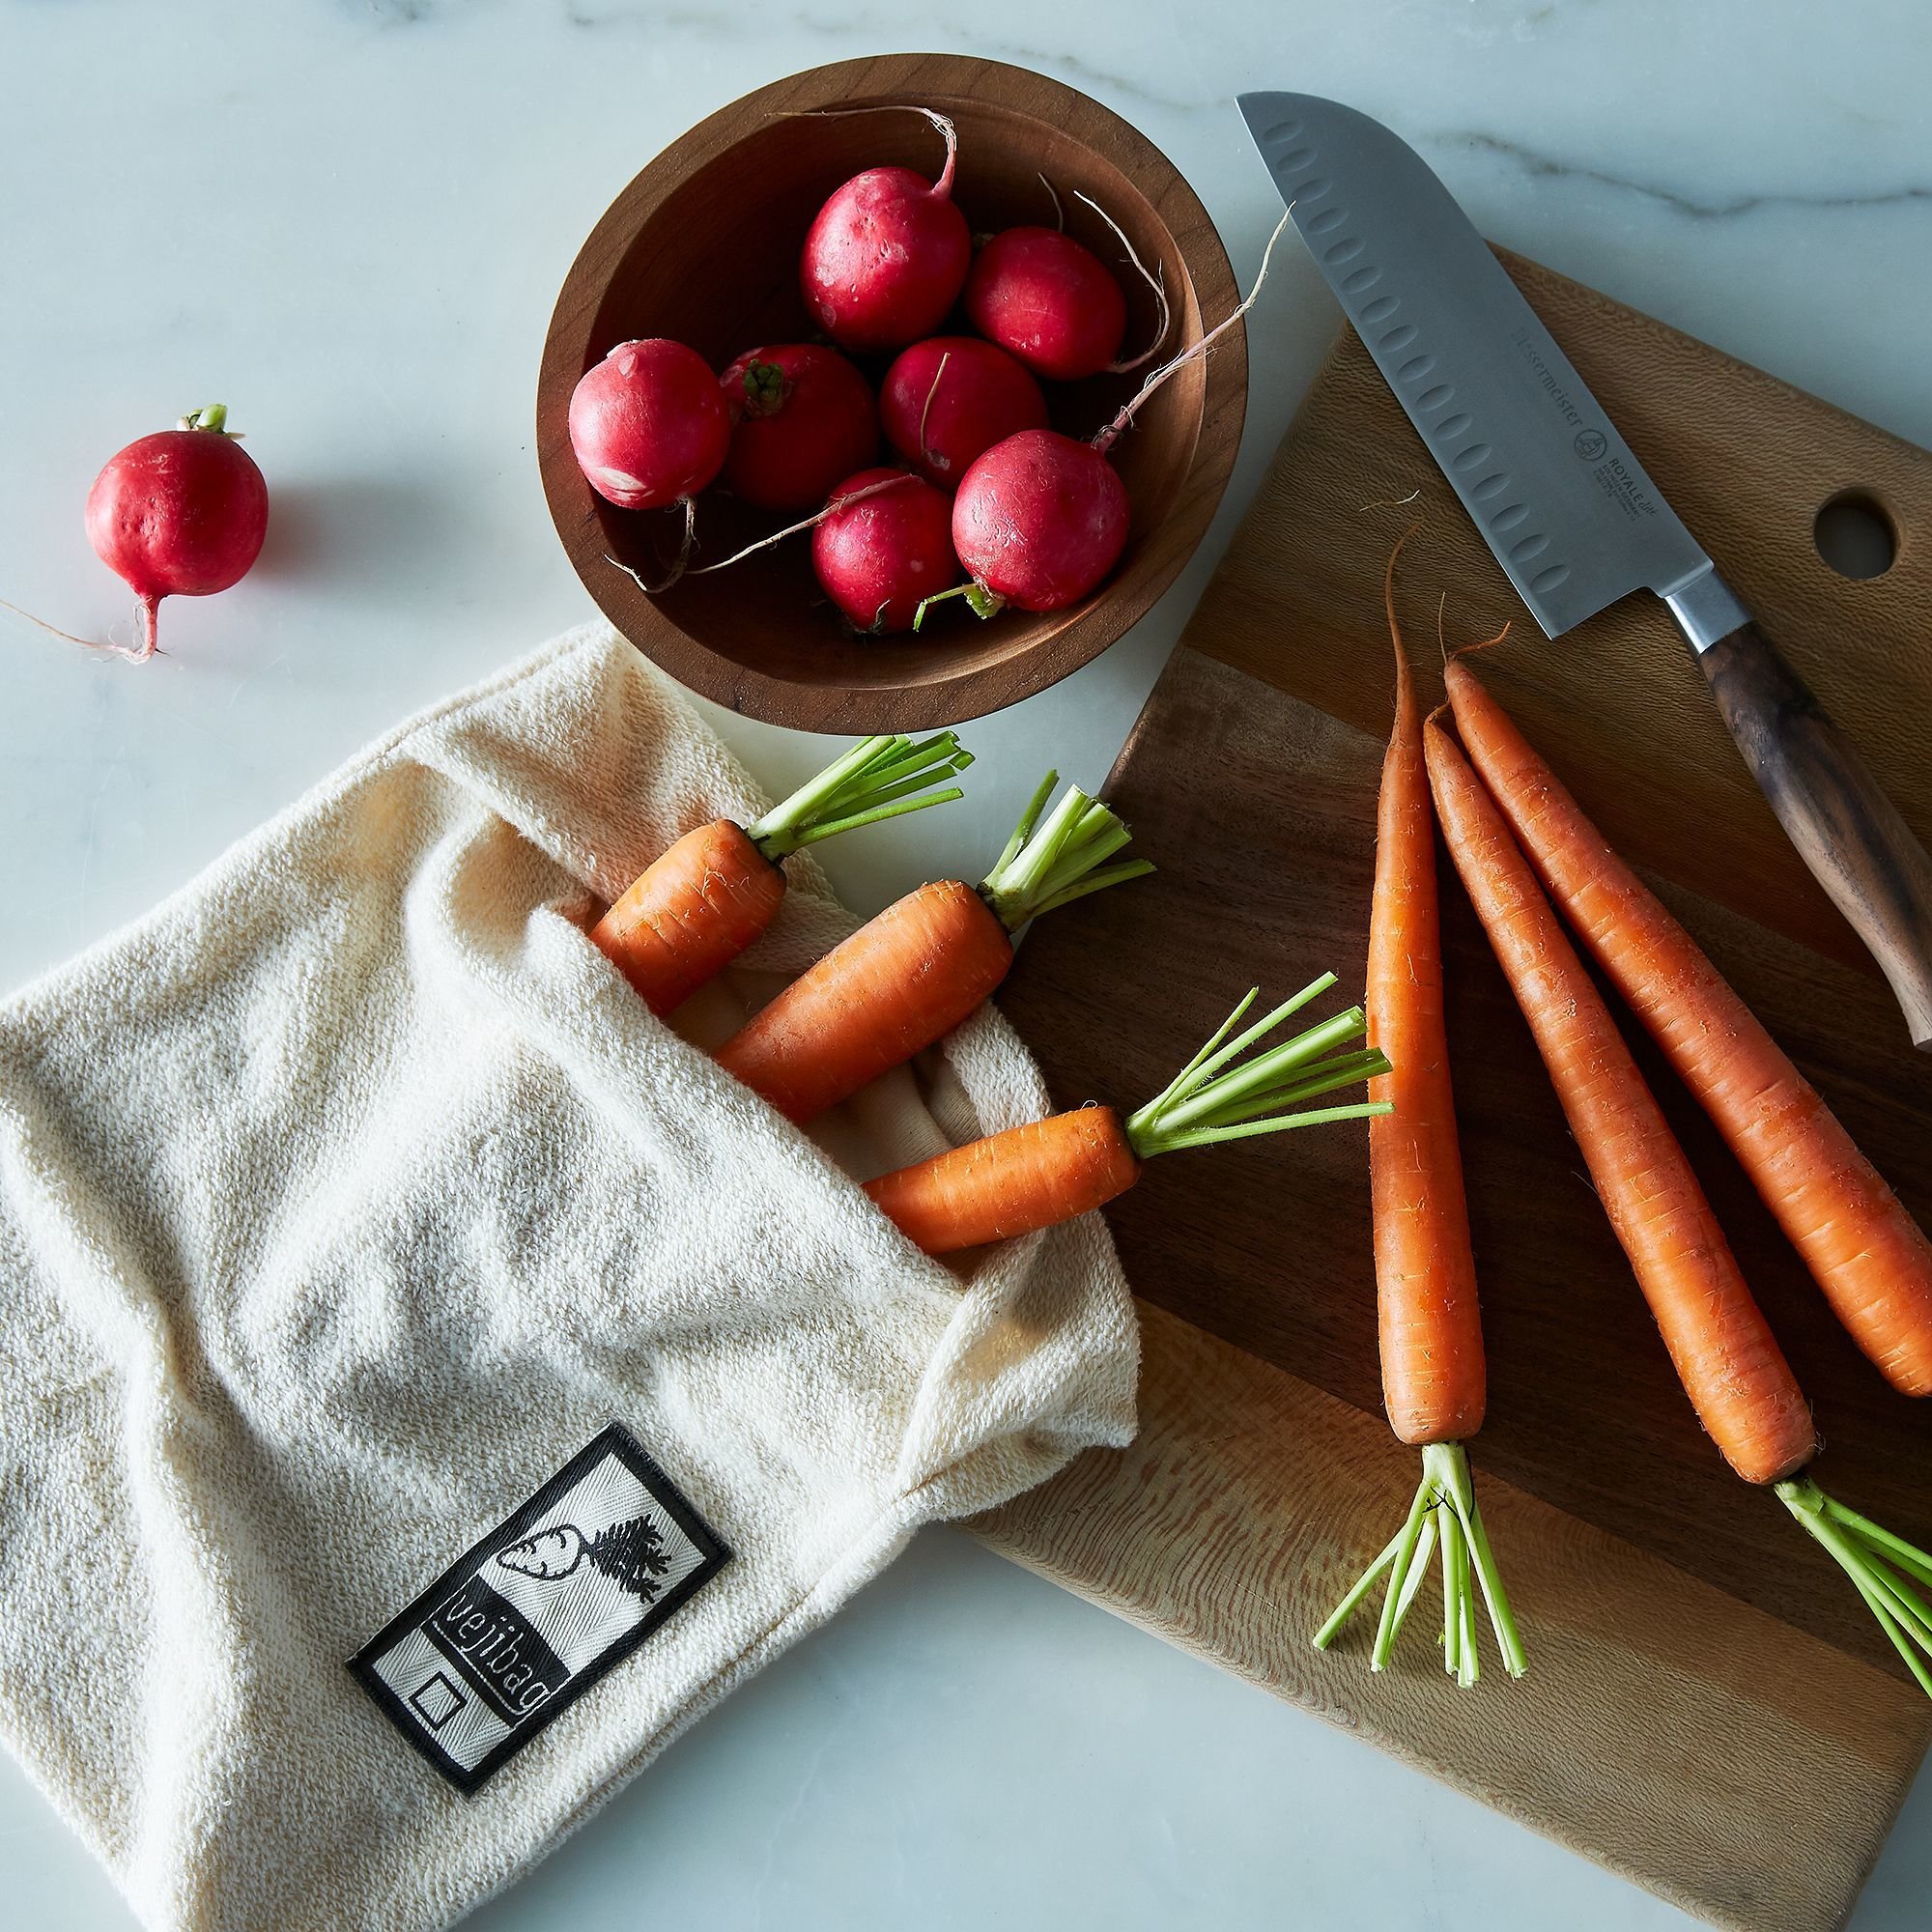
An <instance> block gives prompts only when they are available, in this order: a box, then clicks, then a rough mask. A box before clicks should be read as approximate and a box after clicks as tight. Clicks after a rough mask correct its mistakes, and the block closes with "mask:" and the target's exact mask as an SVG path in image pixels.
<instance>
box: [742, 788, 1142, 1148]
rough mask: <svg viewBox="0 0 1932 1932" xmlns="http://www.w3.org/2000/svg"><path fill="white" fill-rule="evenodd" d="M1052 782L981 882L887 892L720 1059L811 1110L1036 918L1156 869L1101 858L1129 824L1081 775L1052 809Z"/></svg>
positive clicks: (785, 1104)
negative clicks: (888, 901) (880, 905)
mask: <svg viewBox="0 0 1932 1932" xmlns="http://www.w3.org/2000/svg"><path fill="white" fill-rule="evenodd" d="M1057 782H1058V775H1057V774H1055V773H1053V772H1048V773H1047V775H1046V778H1045V780H1044V781H1043V782H1042V783H1041V785H1040V787H1039V789H1038V790H1037V792H1035V793H1034V795H1033V800H1032V803H1031V804H1029V806H1028V807H1027V810H1026V811H1025V813H1024V814H1023V815H1022V817H1021V819H1020V822H1019V824H1018V825H1017V826H1016V827H1015V828H1014V830H1013V835H1012V837H1011V838H1009V839H1008V841H1007V847H1006V850H1005V851H1004V852H1002V853H1001V854H1000V857H999V861H998V863H997V864H996V865H995V866H994V867H993V869H992V870H991V871H990V872H988V873H987V874H986V876H985V878H984V879H983V880H982V881H981V882H980V885H979V887H978V888H977V889H976V888H974V887H972V886H969V885H967V884H965V883H964V881H962V880H959V879H942V880H939V881H936V882H935V883H933V884H931V885H924V886H921V887H920V888H919V889H918V890H917V891H916V892H911V893H908V894H907V895H905V897H904V898H902V899H899V900H898V901H897V902H896V903H895V904H893V905H890V906H888V907H887V908H886V910H885V911H884V912H882V913H881V914H879V916H878V917H877V918H876V919H874V920H871V921H869V922H868V923H866V924H865V925H862V926H861V927H860V928H859V930H858V931H857V932H855V933H854V934H853V935H852V936H851V937H850V938H849V939H847V940H845V941H843V942H842V943H841V944H839V945H838V946H836V947H834V948H833V949H832V951H831V952H828V953H827V954H826V955H825V957H824V958H822V959H820V960H819V961H818V962H817V963H816V964H815V965H813V966H811V967H810V968H809V969H808V970H807V971H806V972H804V973H802V974H801V975H800V976H799V977H798V978H797V979H796V980H793V981H792V983H791V984H790V985H789V986H787V987H786V988H785V989H784V990H783V991H782V992H781V993H780V994H779V995H778V997H777V998H776V999H774V1000H773V1001H772V1002H771V1003H770V1005H768V1006H766V1007H763V1008H761V1009H759V1010H758V1011H757V1012H755V1013H753V1015H752V1017H751V1018H750V1019H749V1020H748V1021H747V1022H746V1023H745V1025H744V1026H743V1027H741V1028H740V1029H739V1031H738V1032H737V1033H736V1034H734V1035H733V1036H732V1037H731V1038H729V1039H728V1040H726V1041H725V1044H724V1045H723V1046H722V1047H721V1048H719V1050H718V1055H717V1058H718V1063H719V1065H721V1066H724V1067H725V1068H726V1069H727V1070H729V1071H730V1072H732V1073H734V1074H736V1075H737V1077H738V1078H739V1079H740V1080H742V1081H743V1082H744V1083H745V1085H746V1086H747V1087H749V1088H751V1089H752V1091H753V1093H755V1094H762V1095H763V1096H764V1097H765V1098H766V1099H767V1100H769V1101H770V1102H771V1103H772V1105H773V1106H774V1107H776V1108H777V1109H778V1110H779V1111H780V1113H781V1114H783V1115H784V1116H785V1118H786V1119H787V1120H792V1121H801V1122H802V1121H809V1120H811V1119H812V1118H814V1117H815V1116H816V1115H819V1114H822V1113H823V1112H824V1111H825V1110H826V1108H828V1107H832V1106H836V1105H838V1102H839V1101H840V1100H843V1099H847V1098H849V1097H850V1096H851V1095H852V1094H856V1093H857V1092H858V1091H859V1089H860V1088H861V1087H863V1086H865V1085H866V1084H867V1081H870V1080H874V1079H876V1078H877V1077H878V1076H879V1075H880V1074H881V1073H884V1072H885V1071H886V1070H887V1069H888V1068H889V1067H894V1066H897V1065H900V1064H901V1063H902V1062H904V1061H907V1060H910V1059H911V1058H912V1057H913V1055H914V1054H916V1053H918V1052H920V1051H922V1050H923V1048H925V1047H928V1046H930V1045H931V1044H932V1042H933V1041H934V1040H936V1039H938V1038H939V1037H941V1036H942V1035H945V1034H949V1033H951V1032H952V1029H953V1028H954V1027H956V1026H957V1025H958V1024H959V1022H960V1021H961V1020H963V1019H965V1018H966V1017H967V1015H968V1014H970V1013H971V1012H973V1011H974V1010H975V1009H976V1008H978V1006H979V1005H980V1001H982V1000H983V999H985V998H986V996H987V995H988V994H989V993H991V992H992V990H993V989H994V987H996V986H997V985H998V984H999V983H1000V981H1001V980H1004V979H1005V978H1006V976H1007V969H1008V968H1009V966H1010V965H1011V964H1012V963H1013V944H1012V935H1013V934H1014V933H1016V932H1017V931H1018V930H1019V929H1020V927H1021V926H1023V925H1025V924H1026V923H1028V921H1030V920H1035V919H1037V918H1038V917H1039V916H1040V915H1041V914H1042V913H1048V912H1052V911H1054V910H1055V909H1056V908H1057V907H1060V906H1064V905H1067V904H1070V903H1071V902H1072V901H1073V900H1074V899H1077V898H1083V897H1085V896H1086V895H1087V894H1089V893H1095V892H1098V891H1100V890H1101V889H1102V888H1103V887H1106V886H1112V885H1118V884H1119V883H1120V882H1121V881H1122V880H1123V879H1135V878H1139V877H1140V876H1141V875H1142V874H1143V873H1144V872H1151V871H1152V870H1153V867H1151V866H1150V865H1149V864H1148V863H1147V861H1146V860H1145V859H1126V860H1122V861H1120V862H1119V863H1118V864H1113V865H1109V864H1106V863H1105V862H1106V861H1107V860H1110V859H1112V857H1113V855H1114V854H1115V853H1116V852H1118V851H1119V850H1120V849H1121V848H1122V846H1123V845H1125V844H1126V842H1127V838H1128V834H1127V828H1126V827H1125V826H1124V825H1122V823H1121V821H1120V820H1119V819H1118V818H1116V817H1115V816H1114V814H1113V813H1112V812H1111V811H1109V810H1107V808H1106V807H1105V806H1104V805H1102V804H1100V803H1099V802H1098V801H1097V800H1096V799H1092V798H1089V797H1088V796H1087V794H1086V793H1085V792H1084V791H1082V790H1081V789H1080V788H1079V786H1077V785H1068V786H1067V788H1066V791H1065V794H1064V795H1063V796H1062V798H1061V800H1060V802H1059V804H1057V805H1056V806H1055V807H1054V808H1053V810H1051V811H1047V810H1046V802H1047V800H1048V798H1049V797H1050V796H1051V795H1052V792H1053V787H1054V785H1055V784H1056V783H1057ZM1042 813H1045V816H1044V817H1042V816H1041V814H1042Z"/></svg>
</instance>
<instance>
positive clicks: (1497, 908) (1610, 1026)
mask: <svg viewBox="0 0 1932 1932" xmlns="http://www.w3.org/2000/svg"><path fill="white" fill-rule="evenodd" d="M1423 739H1424V742H1425V745H1426V747H1427V756H1428V762H1429V780H1430V785H1431V787H1432V789H1433V791H1434V793H1435V810H1436V812H1437V814H1438V815H1439V816H1440V818H1441V821H1442V831H1443V836H1444V838H1446V839H1447V840H1448V844H1449V850H1450V853H1451V855H1452V856H1453V857H1454V859H1455V861H1456V869H1457V870H1458V871H1459V872H1460V873H1461V874H1462V876H1463V885H1464V887H1465V888H1466V889H1467V891H1468V894H1469V897H1470V900H1471V901H1472V902H1473V903H1474V905H1475V908H1476V913H1477V916H1478V917H1479V918H1480V919H1481V920H1482V922H1483V929H1484V931H1486V932H1487V933H1488V934H1489V937H1490V944H1491V946H1492V948H1493V949H1494V951H1495V955H1496V958H1497V960H1498V961H1499V962H1500V963H1501V966H1502V969H1503V972H1504V974H1505V976H1506V977H1507V978H1508V980H1509V982H1510V988H1511V990H1512V991H1513V992H1514V993H1515V994H1516V998H1517V1005H1518V1006H1520V1008H1521V1009H1522V1014H1523V1017H1524V1019H1526V1020H1527V1021H1528V1022H1529V1029H1530V1032H1531V1033H1532V1034H1534V1035H1535V1037H1536V1044H1537V1050H1538V1051H1539V1052H1540V1053H1541V1054H1542V1055H1543V1064H1544V1065H1545V1066H1547V1067H1548V1070H1549V1078H1550V1081H1551V1084H1552V1085H1553V1086H1554V1087H1555V1089H1556V1097H1557V1098H1558V1099H1559V1100H1560V1101H1562V1103H1563V1111H1564V1114H1565V1116H1566V1117H1567V1118H1568V1120H1569V1122H1570V1131H1571V1132H1572V1133H1573V1134H1575V1135H1576V1137H1577V1146H1578V1147H1579V1148H1580V1149H1581V1150H1582V1153H1583V1159H1584V1162H1585V1164H1586V1165H1587V1166H1588V1168H1589V1170H1590V1179H1592V1181H1593V1182H1594V1183H1595V1184H1596V1189H1597V1193H1598V1195H1599V1197H1600V1198H1601V1199H1602V1201H1603V1204H1604V1208H1605V1212H1606V1213H1607V1214H1608V1215H1609V1217H1610V1225H1611V1227H1612V1228H1614V1229H1615V1230H1616V1235H1617V1238H1618V1240H1619V1241H1621V1242H1622V1243H1623V1246H1624V1251H1625V1253H1626V1254H1628V1255H1629V1257H1630V1261H1631V1266H1632V1267H1633V1269H1634V1271H1635V1273H1636V1278H1637V1284H1638V1286H1639V1287H1640V1288H1641V1289H1642V1290H1643V1293H1644V1296H1645V1298H1646V1299H1647V1300H1648V1301H1649V1303H1650V1309H1651V1313H1652V1314H1653V1315H1654V1316H1655V1317H1656V1318H1657V1325H1658V1327H1659V1328H1660V1329H1662V1333H1663V1341H1664V1346H1665V1347H1666V1348H1667V1349H1668V1350H1670V1357H1671V1360H1672V1361H1673V1362H1674V1363H1675V1364H1676V1367H1677V1374H1678V1377H1679V1378H1680V1379H1681V1380H1682V1382H1683V1383H1684V1387H1685V1391H1686V1393H1687V1394H1688V1395H1689V1396H1690V1401H1691V1404H1692V1405H1693V1406H1694V1407H1695V1408H1696V1410H1697V1414H1698V1417H1699V1419H1700V1420H1701V1421H1702V1422H1703V1424H1704V1427H1705V1428H1706V1429H1707V1430H1709V1431H1710V1433H1711V1435H1712V1436H1713V1437H1714V1438H1715V1440H1716V1441H1717V1444H1718V1447H1719V1449H1720V1450H1722V1452H1723V1454H1724V1458H1725V1460H1726V1461H1727V1462H1728V1463H1730V1465H1731V1467H1732V1468H1734V1469H1735V1470H1736V1471H1737V1472H1738V1474H1739V1475H1740V1476H1742V1477H1743V1478H1744V1479H1745V1481H1746V1482H1747V1483H1772V1482H1776V1481H1777V1480H1778V1478H1779V1477H1782V1476H1788V1475H1791V1474H1793V1473H1794V1472H1795V1471H1796V1470H1799V1469H1802V1468H1803V1467H1804V1464H1805V1463H1808V1462H1809V1461H1810V1460H1811V1457H1812V1455H1813V1453H1814V1452H1815V1451H1816V1449H1817V1446H1818V1437H1817V1432H1816V1430H1815V1429H1814V1428H1813V1427H1812V1423H1811V1411H1810V1410H1809V1408H1807V1407H1806V1406H1805V1403H1804V1395H1803V1394H1802V1393H1801V1392H1800V1390H1799V1387H1798V1382H1797V1378H1795V1377H1794V1376H1793V1375H1792V1373H1791V1370H1790V1368H1789V1367H1788V1366H1787V1365H1786V1363H1785V1359H1784V1356H1783V1354H1782V1352H1781V1351H1780V1350H1779V1349H1778V1346H1777V1342H1776V1338H1775V1337H1774V1336H1773V1335H1772V1332H1771V1328H1770V1325H1769V1324H1768V1323H1767V1322H1766V1321H1765V1319H1764V1316H1763V1315H1762V1313H1761V1312H1760V1311H1759V1309H1758V1305H1757V1303H1756V1301H1755V1300H1754V1299H1753V1298H1752V1296H1751V1292H1750V1290H1749V1288H1748V1287H1747V1285H1746V1282H1745V1278H1744V1274H1743V1272H1742V1271H1741V1270H1740V1268H1739V1267H1738V1264H1737V1261H1736V1258H1735V1257H1734V1256H1733V1255H1732V1253H1731V1249H1730V1243H1729V1242H1728V1241H1726V1240H1725V1239H1724V1234H1723V1230H1722V1229H1721V1228H1719V1226H1718V1217H1717V1216H1716V1215H1715V1214H1714V1213H1713V1212H1712V1211H1711V1205H1710V1203H1709V1202H1708V1201H1706V1200H1705V1198H1704V1190H1703V1188H1702V1187H1700V1186H1699V1185H1698V1184H1697V1177H1696V1176H1695V1175H1694V1174H1693V1173H1691V1171H1690V1162H1689V1161H1688V1160H1687V1159H1686V1158H1685V1157H1684V1151H1683V1149H1682V1148H1680V1147H1679V1146H1678V1145H1677V1139H1676V1136H1675V1135H1674V1134H1672V1133H1671V1131H1670V1127H1669V1123H1668V1122H1666V1121H1665V1120H1664V1118H1663V1115H1662V1112H1661V1111H1660V1110H1659V1108H1658V1104H1657V1102H1656V1100H1655V1099H1653V1098H1652V1097H1651V1093H1650V1090H1649V1088H1647V1087H1646V1086H1645V1085H1644V1084H1643V1075H1642V1074H1641V1073H1639V1072H1638V1071H1637V1067H1636V1062H1635V1061H1634V1060H1633V1059H1632V1058H1631V1055H1630V1048H1629V1047H1627V1046H1626V1045H1625V1044H1624V1040H1623V1036H1622V1035H1621V1034H1620V1033H1618V1031H1617V1029H1616V1023H1615V1021H1613V1020H1612V1019H1611V1018H1610V1014H1609V1009H1608V1008H1607V1007H1605V1005H1604V1001H1603V996H1602V995H1601V994H1600V993H1599V992H1598V991H1597V989H1596V986H1595V985H1594V983H1593V982H1592V981H1591V979H1590V976H1589V975H1588V974H1587V973H1586V972H1585V971H1584V970H1583V966H1582V962H1581V961H1580V960H1579V959H1578V958H1577V954H1576V952H1574V951H1573V950H1572V948H1571V945H1570V942H1569V941H1568V940H1567V939H1566V938H1565V937H1564V936H1563V930H1562V928H1561V927H1560V926H1559V925H1558V924H1557V923H1556V914H1555V912H1554V911H1553V910H1552V909H1551V907H1550V904H1549V901H1548V899H1546V898H1545V897H1544V895H1543V890H1542V888H1541V887H1540V886H1539V885H1538V884H1537V883H1536V875H1535V874H1534V873H1533V872H1532V871H1531V870H1530V868H1529V863H1528V861H1527V860H1525V859H1524V858H1523V856H1522V854H1521V852H1520V851H1519V850H1518V849H1517V845H1516V841H1515V840H1514V839H1513V838H1511V837H1510V833H1509V828H1508V826H1507V825H1505V824H1504V823H1503V819H1502V815H1501V814H1500V812H1498V810H1496V807H1495V804H1494V802H1493V801H1492V799H1491V797H1490V795H1489V793H1488V792H1487V791H1485V790H1484V789H1483V784H1482V781H1481V780H1480V779H1478V778H1477V777H1476V775H1475V773H1474V772H1473V771H1471V770H1470V769H1469V766H1468V764H1467V762H1466V761H1465V760H1464V759H1463V754H1462V753H1460V752H1459V751H1458V750H1457V749H1456V747H1455V746H1454V745H1453V744H1451V743H1450V741H1449V737H1448V734H1447V733H1446V732H1444V731H1443V729H1442V728H1441V726H1440V725H1435V724H1434V723H1431V724H1429V725H1425V726H1424V727H1423Z"/></svg>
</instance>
